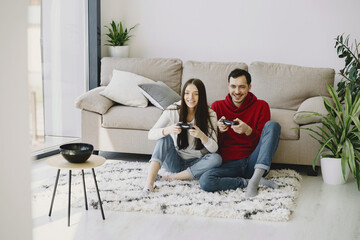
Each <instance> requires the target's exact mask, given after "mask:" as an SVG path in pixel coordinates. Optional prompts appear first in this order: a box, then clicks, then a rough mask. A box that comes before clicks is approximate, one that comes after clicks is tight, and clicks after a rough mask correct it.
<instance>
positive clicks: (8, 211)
mask: <svg viewBox="0 0 360 240" xmlns="http://www.w3.org/2000/svg"><path fill="white" fill-rule="evenodd" d="M28 3H29V0H17V1H7V2H6V3H5V5H4V4H2V6H1V8H0V32H1V36H2V37H1V40H0V53H1V55H0V109H1V117H0V133H1V134H0V149H1V151H0V154H1V156H0V194H1V198H0V216H1V217H0V239H2V240H5V239H22V240H27V239H32V222H31V188H30V183H31V177H30V171H31V159H30V136H29V113H28V108H29V103H28V85H27V84H28V83H27V49H26V46H27V35H26V32H27V10H28V8H27V7H28Z"/></svg>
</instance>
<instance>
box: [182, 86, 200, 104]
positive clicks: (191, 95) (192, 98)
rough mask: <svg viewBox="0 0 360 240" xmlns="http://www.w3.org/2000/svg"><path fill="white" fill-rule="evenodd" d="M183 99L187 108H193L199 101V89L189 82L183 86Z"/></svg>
mask: <svg viewBox="0 0 360 240" xmlns="http://www.w3.org/2000/svg"><path fill="white" fill-rule="evenodd" d="M184 101H185V104H186V106H187V107H188V108H190V109H194V108H195V107H196V106H197V104H198V102H199V90H198V89H197V87H196V86H195V85H194V84H192V83H191V84H189V85H187V87H186V88H185V93H184Z"/></svg>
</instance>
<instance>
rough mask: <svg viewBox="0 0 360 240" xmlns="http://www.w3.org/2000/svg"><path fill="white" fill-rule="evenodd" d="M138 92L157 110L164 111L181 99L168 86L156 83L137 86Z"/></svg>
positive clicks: (159, 82)
mask: <svg viewBox="0 0 360 240" xmlns="http://www.w3.org/2000/svg"><path fill="white" fill-rule="evenodd" d="M139 88H140V91H141V92H142V94H144V96H145V97H146V98H147V99H148V100H149V101H150V102H151V103H152V104H153V105H154V106H155V107H157V108H160V109H161V110H165V109H166V108H167V107H168V106H170V105H171V104H173V103H174V102H177V101H179V100H180V99H181V97H180V95H179V94H177V93H176V92H174V90H172V89H171V88H169V86H168V85H166V84H165V83H163V82H161V81H158V82H156V83H142V84H139Z"/></svg>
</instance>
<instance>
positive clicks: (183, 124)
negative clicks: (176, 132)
mask: <svg viewBox="0 0 360 240" xmlns="http://www.w3.org/2000/svg"><path fill="white" fill-rule="evenodd" d="M176 126H179V127H180V128H181V129H194V127H193V125H192V123H181V122H179V123H177V124H176Z"/></svg>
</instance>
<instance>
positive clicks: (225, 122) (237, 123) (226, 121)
mask: <svg viewBox="0 0 360 240" xmlns="http://www.w3.org/2000/svg"><path fill="white" fill-rule="evenodd" d="M221 122H223V123H224V124H225V125H227V126H233V125H239V122H235V121H230V120H226V119H221Z"/></svg>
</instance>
